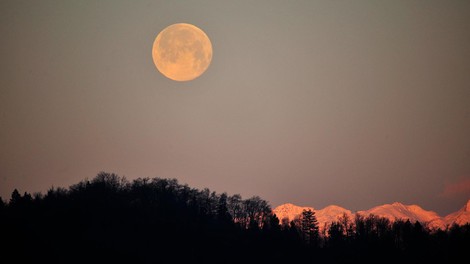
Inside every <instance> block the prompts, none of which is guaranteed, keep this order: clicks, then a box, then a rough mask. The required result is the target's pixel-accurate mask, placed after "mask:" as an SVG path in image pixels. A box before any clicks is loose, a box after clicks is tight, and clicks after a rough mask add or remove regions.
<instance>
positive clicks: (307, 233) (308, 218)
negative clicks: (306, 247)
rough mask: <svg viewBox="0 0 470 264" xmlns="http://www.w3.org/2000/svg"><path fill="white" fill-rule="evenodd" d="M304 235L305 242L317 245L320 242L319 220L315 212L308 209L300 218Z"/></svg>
mask: <svg viewBox="0 0 470 264" xmlns="http://www.w3.org/2000/svg"><path fill="white" fill-rule="evenodd" d="M300 223H301V227H300V228H301V231H302V237H303V240H304V241H305V243H307V244H312V245H316V243H317V242H318V237H319V232H318V220H317V217H316V216H315V212H314V211H312V210H310V209H308V210H303V211H302V216H301V218H300Z"/></svg>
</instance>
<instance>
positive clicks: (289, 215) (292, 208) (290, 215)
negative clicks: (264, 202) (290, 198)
mask: <svg viewBox="0 0 470 264" xmlns="http://www.w3.org/2000/svg"><path fill="white" fill-rule="evenodd" d="M303 210H312V211H315V210H314V209H313V207H302V206H297V205H294V204H291V203H286V204H282V205H279V206H278V207H276V208H274V210H273V212H274V213H275V214H276V216H277V218H279V221H282V220H283V219H287V220H288V221H289V222H290V221H292V220H294V219H295V218H296V217H297V216H300V214H301V213H302V211H303Z"/></svg>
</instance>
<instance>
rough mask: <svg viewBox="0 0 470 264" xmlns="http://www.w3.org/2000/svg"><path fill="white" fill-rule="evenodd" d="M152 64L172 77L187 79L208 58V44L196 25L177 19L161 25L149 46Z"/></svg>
mask: <svg viewBox="0 0 470 264" xmlns="http://www.w3.org/2000/svg"><path fill="white" fill-rule="evenodd" d="M152 57H153V62H154V63H155V66H156V67H157V69H158V71H160V72H161V73H162V74H163V75H165V76H166V77H168V78H170V79H172V80H174V81H190V80H193V79H196V78H197V77H199V76H201V74H203V73H204V72H205V71H206V70H207V68H208V67H209V64H210V63H211V60H212V44H211V41H210V40H209V37H207V35H206V33H204V31H202V30H201V29H199V28H198V27H196V26H194V25H191V24H186V23H178V24H173V25H170V26H168V27H166V28H165V29H163V30H162V31H161V32H160V33H159V34H158V35H157V38H155V41H154V42H153V48H152Z"/></svg>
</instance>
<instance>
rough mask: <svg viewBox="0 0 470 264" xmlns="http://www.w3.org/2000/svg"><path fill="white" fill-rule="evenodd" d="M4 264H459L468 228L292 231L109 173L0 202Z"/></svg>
mask: <svg viewBox="0 0 470 264" xmlns="http://www.w3.org/2000/svg"><path fill="white" fill-rule="evenodd" d="M0 237H1V239H2V246H1V247H0V256H1V260H2V263H6V262H5V261H6V260H10V261H9V262H10V263H425V262H427V261H429V262H431V261H432V262H433V263H435V262H442V263H460V262H461V261H458V260H464V262H465V261H466V259H468V250H469V249H470V225H469V224H466V225H463V226H459V225H453V226H451V227H449V228H447V229H446V230H429V229H427V227H426V225H425V224H424V223H419V222H415V223H412V222H409V221H406V222H405V221H396V222H390V221H389V220H387V219H384V218H378V217H374V216H370V217H366V218H364V217H360V216H358V215H357V216H356V217H355V219H348V218H343V219H340V221H338V222H334V223H331V225H330V226H329V227H328V229H327V230H325V232H322V233H320V232H319V231H318V222H317V221H316V217H315V213H314V212H312V211H304V213H303V214H302V217H301V218H299V219H297V220H295V221H292V222H290V223H289V222H286V221H282V219H281V220H279V219H278V218H277V217H276V216H275V215H273V213H272V210H271V208H270V205H269V204H268V202H266V201H264V200H263V199H261V198H260V197H256V196H255V197H251V198H249V199H242V197H241V196H240V195H232V196H229V195H227V194H225V193H222V194H217V193H215V192H211V191H210V190H208V189H203V190H198V189H194V188H191V187H189V186H187V185H182V184H179V183H178V182H177V180H175V179H160V178H153V179H148V178H146V179H137V180H134V181H127V180H126V179H125V178H123V177H119V176H117V175H115V174H111V173H105V172H102V173H99V174H98V175H97V176H96V177H95V178H93V179H92V180H84V181H82V182H80V183H77V184H75V185H72V186H70V187H69V188H67V189H64V188H52V189H50V190H49V191H48V192H47V193H46V194H34V195H31V194H29V193H23V194H21V193H19V192H18V191H17V190H14V191H13V193H12V195H11V198H10V199H9V200H8V201H4V200H1V201H0Z"/></svg>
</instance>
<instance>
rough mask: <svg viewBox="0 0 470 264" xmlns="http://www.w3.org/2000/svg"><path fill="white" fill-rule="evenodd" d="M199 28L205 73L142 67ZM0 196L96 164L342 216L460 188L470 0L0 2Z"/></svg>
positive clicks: (95, 168) (465, 156)
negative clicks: (166, 42) (205, 49)
mask: <svg viewBox="0 0 470 264" xmlns="http://www.w3.org/2000/svg"><path fill="white" fill-rule="evenodd" d="M179 22H186V23H191V24H194V25H196V26H198V27H200V28H201V29H202V30H204V31H205V32H206V34H207V35H208V36H209V37H210V39H211V41H212V45H213V49H214V53H213V60H212V64H211V65H210V67H209V68H208V70H207V71H206V72H205V74H204V75H202V76H201V77H199V78H198V79H196V80H194V81H190V82H175V81H171V80H169V79H167V78H166V77H164V76H163V75H161V74H160V73H159V72H158V71H157V70H156V68H155V66H154V64H153V61H152V54H151V49H152V45H153V41H154V39H155V37H156V36H157V34H158V33H159V32H160V30H162V29H164V28H165V27H166V26H168V25H170V24H173V23H179ZM0 36H1V38H0V43H1V44H0V58H1V59H0V126H1V127H0V196H1V197H2V198H3V199H4V200H7V199H9V198H10V194H11V192H12V191H13V189H14V188H18V189H19V191H20V192H24V191H27V192H31V193H34V192H43V193H44V192H45V191H46V190H47V189H49V188H50V187H51V186H55V187H68V186H70V185H71V184H74V183H77V182H78V181H80V180H83V179H85V178H89V179H90V178H93V177H94V176H95V175H96V174H97V173H98V172H100V171H108V172H115V173H117V174H119V175H121V176H126V177H127V178H128V179H130V180H132V179H135V178H138V177H161V178H177V179H178V180H179V181H180V182H181V183H187V184H189V185H190V186H192V187H197V188H203V187H208V188H210V189H211V190H214V191H217V192H219V193H220V192H227V193H229V194H235V193H240V194H241V195H242V196H243V197H244V198H248V197H249V196H252V195H259V196H261V197H262V198H264V199H266V200H268V201H269V202H270V204H271V205H272V206H273V207H274V206H277V205H279V204H282V203H286V202H291V203H295V204H298V205H302V206H313V207H315V208H322V207H324V206H327V205H330V204H337V205H340V206H343V207H346V208H348V209H350V210H353V211H356V210H364V209H368V208H370V207H373V206H376V205H379V204H383V203H391V202H395V201H399V202H402V203H405V204H419V205H421V206H422V207H423V208H424V209H427V210H434V211H436V212H437V213H439V214H441V215H445V214H448V213H450V212H453V211H456V210H458V209H460V208H461V207H462V206H463V205H464V204H465V202H466V201H467V200H468V199H469V198H470V1H410V0H406V1H375V0H371V1H117V0H112V1H111V0H110V1H49V0H41V1H33V0H31V1H19V0H14V1H10V0H3V1H1V2H0Z"/></svg>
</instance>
